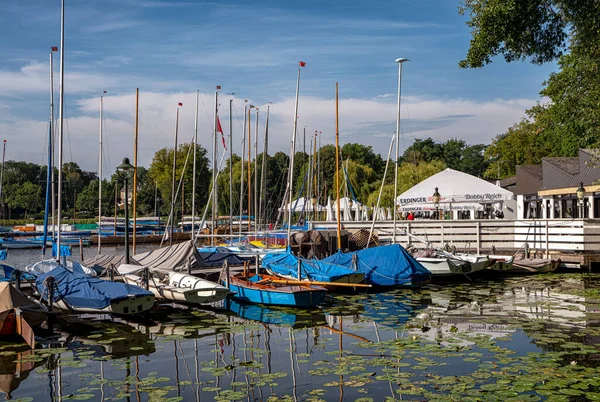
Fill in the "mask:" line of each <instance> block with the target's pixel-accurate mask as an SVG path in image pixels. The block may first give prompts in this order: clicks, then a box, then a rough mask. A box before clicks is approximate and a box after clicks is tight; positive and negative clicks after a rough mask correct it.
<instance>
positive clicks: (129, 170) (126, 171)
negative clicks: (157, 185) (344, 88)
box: [117, 158, 135, 264]
mask: <svg viewBox="0 0 600 402" xmlns="http://www.w3.org/2000/svg"><path fill="white" fill-rule="evenodd" d="M117 172H118V173H120V175H121V176H122V177H123V180H124V181H125V264H129V205H128V202H127V201H128V198H129V197H128V194H129V189H128V184H129V179H131V178H132V177H133V174H134V172H135V168H134V167H133V166H132V165H131V164H130V163H129V158H123V162H122V163H121V164H120V165H119V166H117Z"/></svg>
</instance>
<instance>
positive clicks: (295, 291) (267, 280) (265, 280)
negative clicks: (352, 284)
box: [229, 272, 327, 307]
mask: <svg viewBox="0 0 600 402" xmlns="http://www.w3.org/2000/svg"><path fill="white" fill-rule="evenodd" d="M293 282H294V284H288V281H286V280H282V279H281V278H279V277H276V276H272V275H264V274H258V275H249V274H246V273H244V272H241V273H239V274H236V275H231V276H230V277H229V289H230V290H231V291H232V292H233V295H232V296H231V297H232V298H234V299H237V300H240V301H242V302H247V303H260V304H272V305H278V306H294V307H315V306H317V305H318V304H321V303H322V302H323V301H324V300H325V293H326V292H327V289H325V288H324V287H321V286H316V285H311V284H308V283H307V284H299V283H298V282H297V281H293Z"/></svg>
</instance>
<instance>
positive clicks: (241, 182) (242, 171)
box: [239, 99, 248, 236]
mask: <svg viewBox="0 0 600 402" xmlns="http://www.w3.org/2000/svg"><path fill="white" fill-rule="evenodd" d="M244 102H248V100H247V99H246V100H244ZM247 108H248V105H246V104H245V105H244V124H242V152H241V154H242V166H241V169H240V216H239V226H240V236H241V235H242V214H243V213H244V151H245V148H246V109H247Z"/></svg>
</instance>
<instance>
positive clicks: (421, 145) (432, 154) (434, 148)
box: [402, 138, 444, 163]
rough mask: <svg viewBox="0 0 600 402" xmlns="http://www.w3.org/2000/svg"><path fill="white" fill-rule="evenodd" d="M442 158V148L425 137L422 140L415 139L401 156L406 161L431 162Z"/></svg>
mask: <svg viewBox="0 0 600 402" xmlns="http://www.w3.org/2000/svg"><path fill="white" fill-rule="evenodd" d="M443 159H444V148H443V146H442V144H439V143H437V142H435V141H434V140H432V139H431V138H427V139H424V140H421V139H416V140H415V141H414V142H413V143H412V144H411V145H410V146H409V147H408V148H406V150H405V151H404V155H403V156H402V161H405V162H408V163H419V162H431V161H435V160H443Z"/></svg>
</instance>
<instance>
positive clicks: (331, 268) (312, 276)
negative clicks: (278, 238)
mask: <svg viewBox="0 0 600 402" xmlns="http://www.w3.org/2000/svg"><path fill="white" fill-rule="evenodd" d="M298 260H300V264H301V268H300V276H301V277H302V279H308V280H310V281H318V282H334V281H336V280H338V279H340V278H343V277H344V276H347V275H353V274H356V272H357V271H356V270H354V269H351V268H350V267H345V266H342V265H337V264H332V263H330V262H326V261H324V260H308V259H305V258H298V257H296V256H295V255H294V254H292V253H291V251H290V249H289V248H288V250H287V252H285V253H270V254H267V255H265V256H264V257H263V259H262V265H263V267H265V268H267V269H268V270H270V271H271V272H273V273H274V274H276V275H283V276H288V277H290V276H291V277H292V278H296V279H297V278H298Z"/></svg>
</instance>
